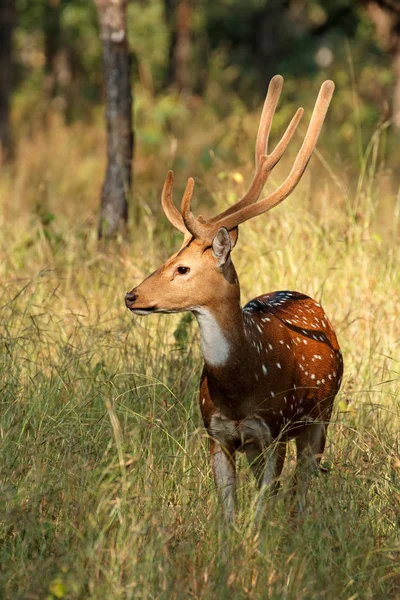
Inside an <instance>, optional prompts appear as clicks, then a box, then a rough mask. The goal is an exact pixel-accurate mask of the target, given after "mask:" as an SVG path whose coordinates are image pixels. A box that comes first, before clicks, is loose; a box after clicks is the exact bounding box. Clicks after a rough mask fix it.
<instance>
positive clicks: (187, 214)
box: [181, 177, 209, 239]
mask: <svg viewBox="0 0 400 600" xmlns="http://www.w3.org/2000/svg"><path fill="white" fill-rule="evenodd" d="M193 188H194V179H193V178H192V177H189V179H188V182H187V185H186V189H185V193H184V194H183V198H182V207H181V212H182V218H183V222H184V224H185V226H186V229H187V230H188V231H189V232H190V233H191V234H192V236H193V237H195V238H200V239H208V235H207V234H208V230H209V226H208V225H207V224H206V223H204V224H203V223H202V222H200V221H199V219H196V218H195V216H194V215H193V213H192V211H191V210H190V202H191V200H192V196H193Z"/></svg>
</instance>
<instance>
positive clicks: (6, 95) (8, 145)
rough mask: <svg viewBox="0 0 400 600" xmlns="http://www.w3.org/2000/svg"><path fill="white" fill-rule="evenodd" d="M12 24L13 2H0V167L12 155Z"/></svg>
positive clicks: (10, 0) (7, 0)
mask: <svg viewBox="0 0 400 600" xmlns="http://www.w3.org/2000/svg"><path fill="white" fill-rule="evenodd" d="M14 24H15V3H14V0H0V165H1V164H2V162H6V161H7V160H8V159H9V158H10V157H11V156H12V154H13V143H12V136H11V124H10V97H11V92H12V87H13V77H12V73H13V69H12V37H13V30H14Z"/></svg>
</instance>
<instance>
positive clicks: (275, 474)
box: [245, 442, 286, 523]
mask: <svg viewBox="0 0 400 600" xmlns="http://www.w3.org/2000/svg"><path fill="white" fill-rule="evenodd" d="M245 452H246V456H247V460H248V462H249V464H250V468H251V470H252V471H253V474H254V477H255V478H256V481H257V485H258V488H259V494H258V499H257V505H256V511H255V519H256V522H257V523H259V522H260V521H261V518H262V516H263V514H264V508H265V503H266V501H267V500H268V499H269V498H273V497H274V496H275V495H276V494H277V492H278V489H279V476H280V474H281V472H282V468H283V464H284V462H285V456H286V442H273V443H272V444H270V446H269V447H268V448H267V449H266V450H264V452H263V451H262V449H261V448H259V447H258V446H257V445H255V444H247V445H246V446H245Z"/></svg>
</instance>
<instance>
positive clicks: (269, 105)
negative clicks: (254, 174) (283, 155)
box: [255, 75, 283, 169]
mask: <svg viewBox="0 0 400 600" xmlns="http://www.w3.org/2000/svg"><path fill="white" fill-rule="evenodd" d="M282 88H283V77H282V75H275V76H274V77H273V78H272V79H271V81H270V82H269V86H268V92H267V96H266V98H265V102H264V106H263V110H262V113H261V119H260V124H259V126H258V132H257V141H256V156H255V162H256V169H257V168H258V166H259V164H260V160H261V158H262V156H263V155H264V154H267V150H268V139H269V134H270V131H271V125H272V119H273V118H274V114H275V111H276V107H277V104H278V102H279V98H280V95H281V92H282Z"/></svg>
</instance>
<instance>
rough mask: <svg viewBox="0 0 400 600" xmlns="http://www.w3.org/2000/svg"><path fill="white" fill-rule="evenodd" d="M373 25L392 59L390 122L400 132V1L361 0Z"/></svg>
mask: <svg viewBox="0 0 400 600" xmlns="http://www.w3.org/2000/svg"><path fill="white" fill-rule="evenodd" d="M361 1H362V4H364V6H365V7H366V9H367V12H368V14H369V16H370V18H371V20H372V22H373V23H374V25H375V31H376V34H377V37H378V39H379V41H380V43H381V44H382V46H383V48H384V49H385V50H386V51H387V52H388V53H389V54H390V56H391V58H392V73H393V80H394V81H393V95H392V120H393V125H394V126H395V128H396V129H397V130H398V131H400V1H399V0H361Z"/></svg>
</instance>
